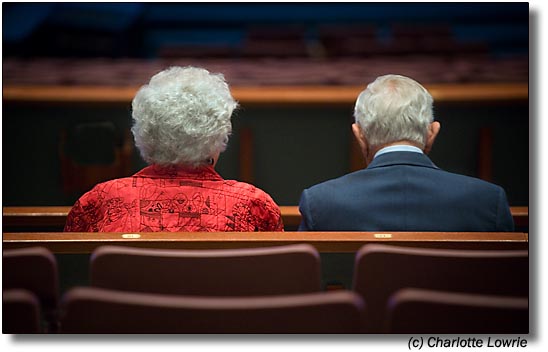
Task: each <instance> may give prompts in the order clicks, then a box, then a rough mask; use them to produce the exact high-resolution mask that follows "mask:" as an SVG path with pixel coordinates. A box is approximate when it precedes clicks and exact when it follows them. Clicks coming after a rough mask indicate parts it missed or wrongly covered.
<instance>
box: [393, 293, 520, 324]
mask: <svg viewBox="0 0 548 352" xmlns="http://www.w3.org/2000/svg"><path fill="white" fill-rule="evenodd" d="M528 307H529V302H528V299H527V298H526V297H506V296H494V295H478V294H469V293H456V292H446V291H433V290H422V289H411V288H406V289H403V290H399V291H397V292H396V293H395V294H394V295H392V296H391V297H390V299H389V303H388V308H387V313H386V317H387V319H386V322H385V329H386V330H385V332H386V333H397V334H528V333H529V314H528V313H529V312H528Z"/></svg>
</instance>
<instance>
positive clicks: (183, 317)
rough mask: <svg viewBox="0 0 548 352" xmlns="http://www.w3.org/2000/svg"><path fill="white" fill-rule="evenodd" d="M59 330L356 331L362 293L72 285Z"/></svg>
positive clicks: (105, 331) (171, 331) (121, 331)
mask: <svg viewBox="0 0 548 352" xmlns="http://www.w3.org/2000/svg"><path fill="white" fill-rule="evenodd" d="M62 306H63V312H64V314H63V315H62V317H61V332H62V333H132V334H135V333H142V334H152V333H358V332H360V326H361V320H362V319H363V314H364V309H365V306H364V303H363V301H362V300H361V298H360V297H359V296H358V295H356V294H354V293H352V292H348V291H344V292H343V291H339V292H321V293H310V294H300V295H282V296H269V297H196V296H194V297H189V296H173V295H159V294H148V293H135V292H122V291H115V290H106V289H100V288H94V287H77V288H74V289H72V290H70V291H69V292H68V293H67V294H66V295H65V296H64V298H63V302H62Z"/></svg>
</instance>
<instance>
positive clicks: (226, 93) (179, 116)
mask: <svg viewBox="0 0 548 352" xmlns="http://www.w3.org/2000/svg"><path fill="white" fill-rule="evenodd" d="M237 106H238V103H237V102H236V101H235V100H234V98H233V97H232V95H231V94H230V89H229V87H228V84H227V83H226V81H225V78H224V76H223V75H222V74H212V73H210V72H209V71H207V70H205V69H203V68H197V67H191V66H187V67H170V68H168V69H166V70H164V71H161V72H159V73H157V74H156V75H154V76H153V77H152V78H151V79H150V82H149V83H148V84H145V85H143V86H142V87H141V88H140V89H139V91H138V92H137V94H136V95H135V98H133V102H132V117H133V121H134V123H133V127H132V128H131V132H132V133H133V136H134V138H135V145H136V146H137V148H138V149H139V151H140V152H141V156H142V157H143V159H144V160H145V161H146V162H148V163H150V164H159V165H185V166H191V167H198V166H200V165H204V164H207V163H208V160H209V159H210V158H212V157H213V156H214V155H216V154H217V153H220V152H222V151H224V150H225V149H226V145H227V143H228V138H229V136H230V134H231V132H232V123H231V121H230V118H231V116H232V112H233V111H234V109H235V108H236V107H237Z"/></svg>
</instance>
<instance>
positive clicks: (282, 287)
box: [90, 244, 321, 296]
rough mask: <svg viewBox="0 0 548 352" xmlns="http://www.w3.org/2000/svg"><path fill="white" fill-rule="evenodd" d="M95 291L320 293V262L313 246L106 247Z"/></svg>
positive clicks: (97, 258)
mask: <svg viewBox="0 0 548 352" xmlns="http://www.w3.org/2000/svg"><path fill="white" fill-rule="evenodd" d="M90 266H91V274H90V277H91V286H95V287H102V288H109V289H114V290H122V291H135V292H148V293H163V294H180V295H203V296H206V295H207V296H255V295H281V294H298V293H310V292H315V291H320V289H321V279H320V259H319V254H318V252H317V251H316V249H315V248H314V247H312V246H310V245H307V244H299V245H289V246H279V247H268V248H256V249H254V248H248V249H220V250H160V249H143V248H126V247H118V246H103V247H100V248H97V249H96V250H95V251H94V252H93V254H92V256H91V265H90Z"/></svg>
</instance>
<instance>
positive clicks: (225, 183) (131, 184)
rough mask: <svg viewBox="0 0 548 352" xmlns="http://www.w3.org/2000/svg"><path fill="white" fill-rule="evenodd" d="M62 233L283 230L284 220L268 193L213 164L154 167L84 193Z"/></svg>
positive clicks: (72, 210) (69, 216)
mask: <svg viewBox="0 0 548 352" xmlns="http://www.w3.org/2000/svg"><path fill="white" fill-rule="evenodd" d="M65 231H67V232H149V231H165V232H168V231H171V232H175V231H180V232H184V231H283V222H282V218H281V214H280V209H279V207H278V206H277V205H276V203H274V201H273V200H272V198H271V197H270V196H269V195H268V194H266V193H265V192H264V191H262V190H260V189H258V188H256V187H254V186H252V185H250V184H247V183H243V182H238V181H231V180H224V179H223V178H222V177H221V176H220V175H219V174H218V173H217V172H216V171H215V170H214V169H213V167H203V168H199V169H188V168H182V167H174V166H170V167H160V166H157V165H152V166H148V167H146V168H144V169H142V170H141V171H139V172H138V173H136V174H135V175H133V176H131V177H126V178H120V179H115V180H111V181H107V182H104V183H100V184H98V185H96V186H95V187H94V188H93V189H92V190H91V191H89V192H87V193H86V194H84V195H83V196H82V197H81V198H80V199H79V200H78V201H76V203H75V204H74V206H73V207H72V209H71V211H70V213H69V214H68V217H67V223H66V225H65Z"/></svg>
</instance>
